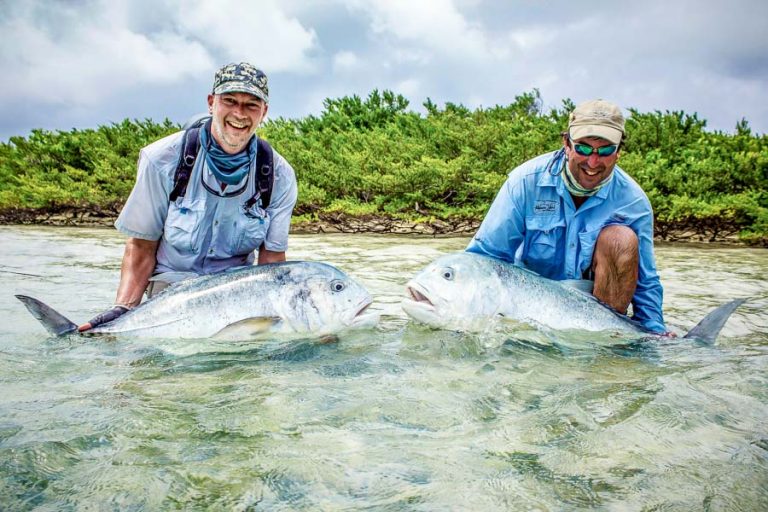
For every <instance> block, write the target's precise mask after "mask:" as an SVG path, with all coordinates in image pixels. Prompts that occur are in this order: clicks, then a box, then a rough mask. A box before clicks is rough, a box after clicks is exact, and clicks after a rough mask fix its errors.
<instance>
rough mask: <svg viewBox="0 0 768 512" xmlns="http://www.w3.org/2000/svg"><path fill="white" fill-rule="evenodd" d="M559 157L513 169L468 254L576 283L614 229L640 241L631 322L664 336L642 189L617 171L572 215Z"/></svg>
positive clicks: (649, 211)
mask: <svg viewBox="0 0 768 512" xmlns="http://www.w3.org/2000/svg"><path fill="white" fill-rule="evenodd" d="M563 158H564V155H563V152H562V151H556V152H553V153H547V154H545V155H541V156H539V157H536V158H534V159H532V160H529V161H528V162H525V163H524V164H522V165H520V166H519V167H517V168H516V169H514V170H513V171H512V172H511V173H510V174H509V177H508V179H507V181H506V182H505V183H504V185H503V186H502V187H501V190H500V191H499V193H498V194H497V196H496V199H494V201H493V204H492V205H491V208H490V210H489V211H488V213H487V214H486V216H485V219H484V220H483V223H482V224H481V225H480V228H479V229H478V231H477V233H476V234H475V236H474V238H473V239H472V241H471V242H470V243H469V246H468V247H467V251H469V252H475V253H479V254H487V255H489V256H493V257H495V258H498V259H502V260H506V261H509V262H512V263H515V264H517V265H520V266H523V267H526V268H528V269H530V270H533V271H534V272H536V273H538V274H540V275H542V276H544V277H547V278H549V279H555V280H563V279H582V276H583V274H584V272H585V271H587V270H588V269H589V268H590V267H591V265H592V255H593V252H594V249H595V242H596V241H597V237H598V235H599V234H600V230H601V229H603V228H604V227H605V226H607V225H611V224H619V225H625V226H628V227H629V228H631V229H632V230H633V231H634V232H635V233H636V234H637V237H638V240H639V249H640V268H639V274H638V282H637V289H636V290H635V295H634V296H633V297H632V310H633V318H634V319H635V320H637V321H638V322H640V323H641V324H642V325H643V326H644V327H645V328H646V329H648V330H649V331H652V332H665V331H666V327H665V326H664V317H663V314H662V309H661V304H662V300H663V289H662V286H661V282H660V280H659V275H658V273H657V272H656V260H655V257H654V254H653V210H652V208H651V204H650V202H649V201H648V197H647V196H646V195H645V193H644V192H643V190H642V189H641V188H640V186H639V185H638V184H637V183H636V182H635V181H634V180H633V179H632V178H630V177H629V176H628V175H627V174H626V173H625V172H624V171H623V170H621V169H620V168H619V167H614V170H613V173H612V174H611V178H610V182H609V183H607V184H606V185H605V186H603V187H602V188H601V189H600V190H599V191H598V192H597V193H596V194H595V195H594V196H592V197H589V198H588V199H587V200H586V201H585V202H584V204H582V205H581V206H580V207H579V208H578V209H576V207H575V205H574V203H573V199H572V198H571V195H570V193H569V192H568V190H567V189H566V188H565V185H564V183H563V179H562V176H561V170H562V168H563Z"/></svg>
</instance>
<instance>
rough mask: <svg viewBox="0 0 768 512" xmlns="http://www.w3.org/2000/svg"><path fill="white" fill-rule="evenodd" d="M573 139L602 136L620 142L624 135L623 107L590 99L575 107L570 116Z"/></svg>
mask: <svg viewBox="0 0 768 512" xmlns="http://www.w3.org/2000/svg"><path fill="white" fill-rule="evenodd" d="M568 133H569V135H570V137H571V140H577V139H582V138H585V137H600V138H601V139H605V140H607V141H610V142H611V144H619V143H620V142H621V138H622V137H623V136H624V116H623V115H622V114H621V109H620V108H619V107H618V106H617V105H615V104H613V103H611V102H610V101H605V100H589V101H585V102H584V103H580V104H578V105H577V106H576V108H574V109H573V112H571V115H570V116H569V118H568Z"/></svg>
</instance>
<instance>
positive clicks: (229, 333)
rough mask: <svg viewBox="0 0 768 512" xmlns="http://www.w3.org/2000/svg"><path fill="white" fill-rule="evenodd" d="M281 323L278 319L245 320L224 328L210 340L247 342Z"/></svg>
mask: <svg viewBox="0 0 768 512" xmlns="http://www.w3.org/2000/svg"><path fill="white" fill-rule="evenodd" d="M281 321H282V320H281V319H280V318H279V317H263V316H256V317H251V318H245V319H243V320H238V321H237V322H235V323H233V324H229V325H228V326H226V327H224V328H223V329H222V330H220V331H219V332H217V333H216V334H214V335H213V336H212V338H214V339H216V340H222V341H238V340H247V339H249V338H255V337H256V336H258V335H260V334H264V333H265V332H268V331H269V330H270V329H272V328H273V327H274V326H276V325H277V324H279V323H280V322H281Z"/></svg>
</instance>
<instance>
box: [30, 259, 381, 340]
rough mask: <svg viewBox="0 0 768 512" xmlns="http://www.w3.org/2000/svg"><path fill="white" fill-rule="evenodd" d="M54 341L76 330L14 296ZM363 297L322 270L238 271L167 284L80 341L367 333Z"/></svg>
mask: <svg viewBox="0 0 768 512" xmlns="http://www.w3.org/2000/svg"><path fill="white" fill-rule="evenodd" d="M16 297H17V298H18V299H19V300H21V301H22V302H23V303H24V305H25V306H26V307H27V309H28V310H29V311H30V312H31V313H32V315H34V316H35V318H37V319H38V320H40V322H41V323H42V324H43V325H44V326H45V327H46V329H48V331H49V332H50V333H52V334H55V335H57V336H60V335H64V334H69V333H73V332H76V329H77V326H76V325H75V324H74V323H72V322H71V321H70V320H68V319H67V318H65V317H64V316H63V315H61V314H60V313H58V312H56V311H55V310H53V309H52V308H50V307H49V306H47V305H46V304H44V303H42V302H40V301H38V300H37V299H33V298H32V297H27V296H24V295H16ZM371 303H372V298H371V296H370V294H369V293H368V291H367V290H366V289H365V288H364V287H363V286H362V285H360V284H359V283H357V282H356V281H354V280H353V279H351V278H350V277H349V276H347V275H346V274H345V273H344V272H342V271H341V270H339V269H337V268H336V267H333V266H331V265H328V264H325V263H317V262H306V261H296V262H285V263H273V264H268V265H258V266H252V267H245V268H241V269H238V270H233V271H229V272H221V273H218V274H211V275H207V276H202V277H198V278H195V279H189V280H186V281H182V282H180V283H177V284H174V285H173V286H171V287H169V288H167V289H166V290H164V291H163V292H162V293H160V294H158V295H157V296H155V297H153V298H152V299H149V300H148V301H146V302H144V303H142V304H140V305H139V306H138V307H136V308H134V309H132V310H131V311H129V312H128V313H126V314H124V315H122V316H120V317H118V318H117V319H115V320H113V321H112V322H109V323H106V324H103V325H99V326H97V327H95V328H93V329H90V330H89V331H87V334H117V333H124V334H127V335H130V336H137V337H147V338H210V337H213V338H216V339H222V340H230V339H231V340H238V339H248V338H251V337H255V336H258V335H261V334H264V333H270V334H272V333H275V334H283V333H306V334H313V335H327V334H333V333H335V332H338V331H340V330H344V329H348V328H356V327H368V326H372V325H375V324H376V322H377V321H378V316H377V315H375V314H371V313H368V312H366V310H367V308H368V306H370V304H371Z"/></svg>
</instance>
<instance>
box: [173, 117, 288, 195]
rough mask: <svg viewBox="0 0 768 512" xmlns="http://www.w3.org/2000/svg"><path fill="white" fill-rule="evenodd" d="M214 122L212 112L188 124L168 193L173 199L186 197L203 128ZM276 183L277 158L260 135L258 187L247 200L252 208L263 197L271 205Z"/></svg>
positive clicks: (258, 145)
mask: <svg viewBox="0 0 768 512" xmlns="http://www.w3.org/2000/svg"><path fill="white" fill-rule="evenodd" d="M210 124H211V117H210V116H208V115H204V116H202V117H201V116H195V117H193V118H192V119H190V120H189V121H187V123H186V124H185V125H184V142H183V144H182V147H181V154H180V155H179V162H178V164H176V172H175V174H174V176H173V190H172V191H171V194H170V195H169V196H168V200H169V201H170V202H174V201H176V199H178V198H179V197H184V194H185V193H186V191H187V184H188V183H189V178H190V177H191V176H192V169H193V168H194V166H195V159H196V158H197V153H198V151H199V150H200V130H207V129H209V126H210ZM274 183H275V162H274V155H273V152H272V147H271V146H270V145H269V143H268V142H267V141H265V140H264V139H261V138H258V137H257V138H256V187H255V189H256V190H255V192H254V194H253V196H251V198H250V199H248V200H247V201H246V202H245V207H246V209H249V208H250V207H252V206H253V205H254V204H256V201H258V200H259V199H261V208H263V209H265V210H266V209H267V206H269V202H270V200H271V199H272V186H273V185H274Z"/></svg>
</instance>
